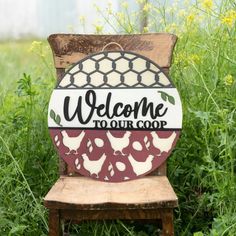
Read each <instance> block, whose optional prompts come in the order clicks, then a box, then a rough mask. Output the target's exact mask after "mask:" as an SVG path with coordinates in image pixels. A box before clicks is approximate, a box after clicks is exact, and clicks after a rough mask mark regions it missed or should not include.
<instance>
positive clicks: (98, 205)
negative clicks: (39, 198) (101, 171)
mask: <svg viewBox="0 0 236 236" xmlns="http://www.w3.org/2000/svg"><path fill="white" fill-rule="evenodd" d="M44 204H45V206H46V207H48V208H56V209H90V210H95V209H103V210H105V209H137V208H141V209H152V208H162V207H164V208H173V207H176V206H177V204H178V199H177V196H176V194H175V192H174V191H173V189H172V187H171V185H170V183H169V181H168V179H167V177H165V176H147V177H143V178H140V179H137V180H135V181H127V182H121V183H105V182H100V181H94V180H93V179H90V178H87V177H74V178H71V177H67V176H61V177H60V179H59V180H58V181H57V182H56V183H55V184H54V186H53V187H52V188H51V190H50V191H49V193H48V194H47V195H46V197H45V198H44Z"/></svg>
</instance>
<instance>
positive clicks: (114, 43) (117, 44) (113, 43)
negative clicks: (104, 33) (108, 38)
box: [102, 42, 124, 52]
mask: <svg viewBox="0 0 236 236" xmlns="http://www.w3.org/2000/svg"><path fill="white" fill-rule="evenodd" d="M110 45H116V46H118V47H119V48H120V49H121V51H124V48H123V47H122V46H121V45H120V44H119V43H116V42H110V43H107V44H106V45H105V46H104V47H103V48H102V52H104V50H105V49H106V48H107V47H108V46H110Z"/></svg>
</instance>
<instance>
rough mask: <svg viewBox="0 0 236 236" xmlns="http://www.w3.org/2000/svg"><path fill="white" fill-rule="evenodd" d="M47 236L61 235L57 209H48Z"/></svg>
mask: <svg viewBox="0 0 236 236" xmlns="http://www.w3.org/2000/svg"><path fill="white" fill-rule="evenodd" d="M49 236H62V227H61V219H60V212H59V210H57V209H50V210H49Z"/></svg>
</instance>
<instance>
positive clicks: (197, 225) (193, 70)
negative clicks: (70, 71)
mask: <svg viewBox="0 0 236 236" xmlns="http://www.w3.org/2000/svg"><path fill="white" fill-rule="evenodd" d="M139 2H140V1H139ZM207 2H209V3H208V5H207ZM210 3H211V1H201V2H200V1H199V2H197V3H195V4H194V5H186V4H185V5H184V7H183V9H184V10H183V9H182V10H181V9H180V8H182V7H181V6H180V7H179V8H178V7H177V6H176V5H172V6H171V7H168V6H164V5H162V4H161V2H158V1H154V3H153V4H149V5H145V4H144V5H143V8H142V9H141V10H140V11H137V12H134V13H131V11H132V10H131V9H130V8H129V6H128V5H127V3H123V4H122V9H121V12H119V13H118V14H116V13H113V12H112V7H111V6H108V10H107V12H106V13H104V12H103V14H102V16H101V17H102V18H103V19H104V22H110V23H112V24H113V26H115V27H116V28H117V29H118V27H119V29H121V30H122V32H123V33H135V32H139V26H138V24H137V22H138V19H140V17H143V16H144V15H145V14H146V15H148V16H149V24H148V25H147V26H146V27H145V28H144V31H145V32H146V31H167V32H173V33H176V34H177V35H178V37H179V40H178V43H177V47H176V50H175V53H174V60H173V66H172V69H171V77H172V80H173V81H174V83H175V85H176V86H177V88H178V90H179V93H180V95H181V98H182V103H183V111H184V120H183V131H182V135H181V139H180V140H179V142H178V144H177V147H176V148H175V151H174V152H173V154H172V156H171V158H169V161H168V172H169V173H168V176H169V178H170V181H171V183H172V185H173V187H174V189H175V191H176V193H177V195H178V197H179V203H180V204H179V207H178V208H177V209H176V210H175V230H176V235H193V234H195V236H196V235H198V236H200V235H212V236H218V235H229V236H233V235H236V210H235V206H236V177H235V169H236V165H235V164H236V161H235V160H236V124H235V120H236V115H235V109H236V82H235V78H236V28H235V19H236V15H235V16H234V14H233V11H236V6H235V3H234V2H233V1H228V0H223V1H221V5H218V6H216V3H213V4H212V5H211V4H210ZM204 4H205V5H204ZM98 11H99V8H98ZM127 14H128V15H129V18H127ZM107 17H109V18H107ZM227 17H228V18H227ZM230 17H231V18H230ZM233 17H235V18H233ZM227 19H228V20H227ZM230 19H231V20H232V22H231V21H230ZM231 23H232V24H231ZM96 29H99V32H98V33H100V32H101V30H102V26H100V28H99V27H96ZM118 31H119V30H118ZM0 52H1V53H0V75H1V80H0V91H1V93H0V186H1V188H0V235H3V236H4V235H30V236H31V235H36V236H37V235H46V234H47V233H48V226H47V211H46V210H45V208H44V207H43V203H42V198H43V197H44V196H45V194H46V193H47V191H48V190H49V189H50V187H51V186H52V185H53V183H54V182H55V180H56V179H57V177H58V172H57V169H58V166H57V165H58V164H57V163H58V158H57V155H56V152H55V150H54V148H53V145H52V142H51V141H50V138H49V134H48V130H47V105H48V101H49V96H50V93H51V91H52V89H53V87H54V82H55V75H54V69H53V63H52V55H51V52H50V50H49V48H48V45H47V43H46V42H43V43H37V42H34V43H33V44H32V45H31V42H30V41H19V42H5V43H4V42H3V43H0ZM68 227H69V229H70V230H71V231H73V232H74V234H79V235H152V234H154V233H155V227H154V226H153V225H150V224H144V225H140V224H138V223H136V224H134V223H132V222H131V223H128V222H121V221H115V222H89V223H84V224H81V225H80V226H79V227H74V226H68Z"/></svg>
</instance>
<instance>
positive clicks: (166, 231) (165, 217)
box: [161, 209, 174, 236]
mask: <svg viewBox="0 0 236 236" xmlns="http://www.w3.org/2000/svg"><path fill="white" fill-rule="evenodd" d="M173 219H174V217H173V209H166V210H165V212H163V214H162V234H161V236H173V235H174V222H173Z"/></svg>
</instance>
